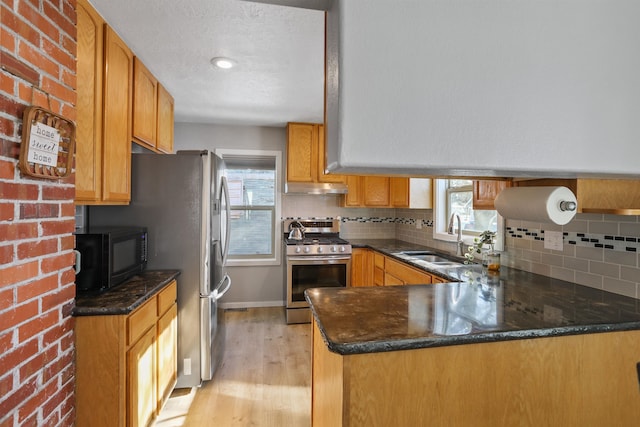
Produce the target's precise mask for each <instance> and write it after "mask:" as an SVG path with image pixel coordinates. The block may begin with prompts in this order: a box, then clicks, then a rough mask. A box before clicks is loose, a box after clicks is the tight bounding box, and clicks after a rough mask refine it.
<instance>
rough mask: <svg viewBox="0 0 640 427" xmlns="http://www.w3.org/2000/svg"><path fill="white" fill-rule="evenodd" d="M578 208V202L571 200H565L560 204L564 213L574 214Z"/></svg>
mask: <svg viewBox="0 0 640 427" xmlns="http://www.w3.org/2000/svg"><path fill="white" fill-rule="evenodd" d="M577 207H578V205H577V204H576V202H574V201H571V200H563V201H561V202H560V210H561V211H564V212H566V211H570V212H573V211H575V210H576V208H577Z"/></svg>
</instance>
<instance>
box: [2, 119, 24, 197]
mask: <svg viewBox="0 0 640 427" xmlns="http://www.w3.org/2000/svg"><path fill="white" fill-rule="evenodd" d="M19 155H20V145H19V144H18V143H17V142H15V141H9V140H8V139H5V138H2V132H1V131H0V156H2V157H9V158H12V159H15V160H16V161H17V160H18V156H19ZM3 185H4V184H3V183H0V191H1V189H2V186H3Z"/></svg>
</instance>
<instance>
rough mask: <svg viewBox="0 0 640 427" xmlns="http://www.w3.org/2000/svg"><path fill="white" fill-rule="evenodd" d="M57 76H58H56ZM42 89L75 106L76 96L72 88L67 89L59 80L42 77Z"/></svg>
mask: <svg viewBox="0 0 640 427" xmlns="http://www.w3.org/2000/svg"><path fill="white" fill-rule="evenodd" d="M56 75H57V74H56ZM42 89H44V90H45V91H46V92H49V93H50V94H51V95H53V96H54V97H56V98H60V99H62V100H63V101H67V102H70V103H73V104H75V102H76V95H75V91H74V90H73V88H72V87H66V86H64V85H62V84H60V82H58V81H57V80H53V79H51V78H49V77H47V76H43V77H42Z"/></svg>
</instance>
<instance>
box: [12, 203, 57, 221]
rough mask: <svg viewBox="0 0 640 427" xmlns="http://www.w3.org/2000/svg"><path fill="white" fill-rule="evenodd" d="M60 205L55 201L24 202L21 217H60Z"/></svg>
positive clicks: (21, 207)
mask: <svg viewBox="0 0 640 427" xmlns="http://www.w3.org/2000/svg"><path fill="white" fill-rule="evenodd" d="M59 213H60V206H59V205H58V204H54V203H22V204H21V205H20V219H35V218H58V214H59Z"/></svg>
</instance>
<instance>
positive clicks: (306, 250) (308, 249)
mask: <svg viewBox="0 0 640 427" xmlns="http://www.w3.org/2000/svg"><path fill="white" fill-rule="evenodd" d="M309 252H311V248H310V247H309V246H306V247H305V248H304V253H306V254H308V253H309Z"/></svg>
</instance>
